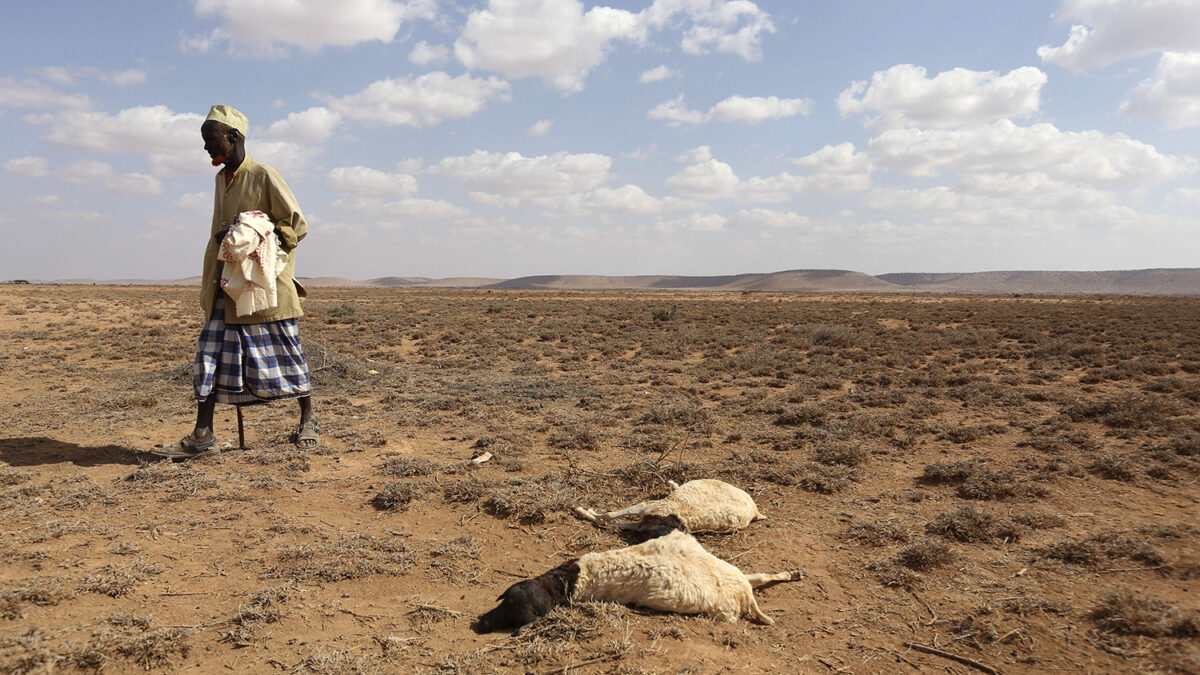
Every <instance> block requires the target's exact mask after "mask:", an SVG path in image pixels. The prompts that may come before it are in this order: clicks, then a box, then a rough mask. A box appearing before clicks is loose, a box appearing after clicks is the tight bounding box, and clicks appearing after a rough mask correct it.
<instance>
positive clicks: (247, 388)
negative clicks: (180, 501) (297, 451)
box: [151, 105, 320, 460]
mask: <svg viewBox="0 0 1200 675" xmlns="http://www.w3.org/2000/svg"><path fill="white" fill-rule="evenodd" d="M249 128H250V123H249V121H248V120H247V119H246V116H245V115H243V114H242V113H241V112H240V111H238V110H236V109H234V108H231V107H229V106H223V105H214V106H213V107H212V109H211V110H210V111H209V113H208V117H207V118H206V119H205V120H204V124H203V125H202V126H201V127H200V135H201V136H202V137H203V138H204V149H205V151H207V152H208V154H209V156H210V157H212V164H213V166H222V165H224V168H223V169H222V170H221V171H219V172H217V176H216V196H215V198H214V201H213V219H212V229H211V236H210V237H209V240H208V249H207V250H206V251H205V253H204V274H203V277H202V281H201V286H200V305H201V306H202V307H203V308H204V312H205V316H206V317H208V319H207V321H205V323H204V327H203V328H202V330H201V331H200V340H199V342H198V345H197V348H196V360H195V364H194V367H193V386H194V388H195V392H196V401H197V405H196V427H195V429H193V430H192V433H190V434H188V435H187V436H184V437H183V438H182V439H180V440H179V441H177V442H175V443H171V444H168V445H164V446H160V447H157V448H155V449H154V450H152V451H151V452H153V453H154V454H156V455H159V456H162V457H170V458H172V459H177V460H186V459H194V458H196V457H206V456H210V455H216V454H219V453H220V452H221V450H220V447H219V446H218V444H217V439H216V437H215V436H214V435H213V410H214V409H215V408H216V405H217V402H218V401H220V402H222V403H226V404H232V405H239V406H240V405H254V404H257V403H265V402H268V401H274V400H280V399H288V398H294V399H296V400H297V401H298V402H299V404H300V422H299V426H298V428H297V430H296V432H295V433H293V434H292V441H293V442H294V443H295V444H296V447H298V448H301V449H311V448H315V447H317V446H318V444H319V443H320V428H319V427H318V425H317V420H316V418H315V417H314V416H313V411H312V397H311V394H312V388H311V385H310V383H309V377H308V362H307V361H306V360H305V358H304V351H303V349H301V346H300V334H299V332H298V330H297V326H296V319H297V317H300V316H303V315H304V312H303V311H302V310H301V308H300V299H301V298H302V297H304V296H305V295H306V293H305V291H304V287H303V286H301V285H300V284H299V283H298V282H296V280H295V277H294V273H295V266H296V257H295V248H296V245H297V244H298V243H299V242H300V240H301V239H303V238H304V235H305V234H307V233H308V225H307V224H306V223H305V222H304V215H303V214H302V213H301V212H300V206H299V205H298V204H297V203H296V198H295V197H294V196H293V195H292V191H291V190H290V189H289V188H288V186H287V183H285V182H284V181H283V178H282V177H280V175H279V174H278V173H277V172H276V171H275V170H274V169H272V168H271V167H269V166H267V165H265V164H262V163H261V162H256V161H254V160H253V159H251V158H250V157H247V156H246V148H245V143H246V132H247V131H248V130H249ZM246 211H261V212H263V213H265V214H266V215H267V216H268V217H269V218H270V220H271V221H272V222H273V223H274V225H275V236H276V237H278V241H279V247H280V249H281V250H283V251H284V252H286V253H287V264H286V266H285V267H284V269H283V272H282V273H280V275H279V277H278V279H277V282H276V288H277V298H278V302H277V304H276V306H274V307H270V308H267V309H262V310H259V311H257V312H254V313H253V314H248V315H246V316H237V313H236V311H235V305H234V303H233V302H232V301H231V300H230V298H228V297H226V293H225V292H224V291H223V289H222V288H221V283H220V279H221V270H222V268H223V263H222V262H221V261H220V260H219V259H218V253H219V252H220V249H221V241H222V240H223V239H224V238H225V235H226V233H228V231H229V228H230V227H232V226H233V225H234V223H235V222H236V221H237V218H238V214H240V213H243V212H246Z"/></svg>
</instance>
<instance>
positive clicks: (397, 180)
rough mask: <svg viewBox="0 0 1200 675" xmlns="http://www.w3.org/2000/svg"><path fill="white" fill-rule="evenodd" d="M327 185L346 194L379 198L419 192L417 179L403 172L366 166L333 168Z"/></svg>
mask: <svg viewBox="0 0 1200 675" xmlns="http://www.w3.org/2000/svg"><path fill="white" fill-rule="evenodd" d="M325 187H327V188H329V189H330V190H333V191H334V192H338V193H341V194H344V195H352V196H358V197H374V198H378V199H405V198H408V197H411V196H412V195H413V194H415V193H416V192H417V179H416V178H413V177H412V176H410V175H408V174H403V173H387V172H385V171H379V170H376V169H370V168H367V167H365V166H344V167H338V168H336V169H332V170H330V171H329V173H328V174H326V176H325Z"/></svg>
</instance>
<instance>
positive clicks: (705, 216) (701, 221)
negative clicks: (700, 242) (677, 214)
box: [654, 213, 728, 233]
mask: <svg viewBox="0 0 1200 675" xmlns="http://www.w3.org/2000/svg"><path fill="white" fill-rule="evenodd" d="M727 221H728V219H727V218H726V217H725V216H722V215H721V214H719V213H693V214H691V215H688V216H684V217H681V218H658V219H656V220H655V221H654V227H655V229H657V230H658V231H660V232H667V233H669V232H676V231H679V230H683V231H688V232H720V231H722V230H724V229H725V223H726V222H727Z"/></svg>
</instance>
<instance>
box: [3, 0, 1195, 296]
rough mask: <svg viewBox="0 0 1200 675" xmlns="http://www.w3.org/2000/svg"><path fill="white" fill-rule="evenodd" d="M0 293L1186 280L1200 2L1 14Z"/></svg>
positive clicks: (432, 1) (904, 0)
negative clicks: (240, 172) (928, 279)
mask: <svg viewBox="0 0 1200 675" xmlns="http://www.w3.org/2000/svg"><path fill="white" fill-rule="evenodd" d="M0 27H2V28H0V32H2V34H3V37H4V39H3V40H0V124H2V125H3V129H4V134H3V137H2V139H0V168H2V169H3V170H2V172H0V179H2V180H0V236H2V238H3V241H4V245H3V246H2V247H0V279H12V278H28V279H69V278H91V279H123V278H143V279H176V278H184V277H191V276H198V275H199V274H200V271H201V269H200V268H201V258H202V254H203V251H204V247H205V244H206V242H207V239H208V236H209V229H210V225H211V215H212V200H213V191H214V178H213V175H214V173H215V172H216V169H215V168H214V167H212V166H211V163H210V162H209V158H208V156H207V155H206V154H205V152H204V150H203V142H202V140H201V138H200V125H201V123H202V122H203V120H204V117H205V115H206V114H207V113H208V109H209V106H211V105H213V104H218V103H219V104H225V105H230V106H233V107H236V108H238V109H240V110H241V111H243V112H244V113H245V114H246V115H247V117H248V118H249V119H250V129H249V133H248V135H247V141H246V149H247V153H248V154H249V155H250V156H251V157H253V158H255V159H257V160H260V161H263V162H265V163H267V164H270V165H271V166H273V167H275V168H276V169H277V170H279V172H280V173H281V174H282V175H283V176H284V178H285V179H286V181H287V182H288V184H289V186H290V187H291V188H292V191H293V192H294V193H295V195H296V198H297V199H298V201H299V203H300V205H301V207H302V209H303V210H304V214H305V217H306V218H307V220H308V222H309V236H308V237H307V238H306V239H305V240H304V241H303V242H302V243H301V245H300V248H299V249H298V251H297V274H298V275H299V276H301V277H305V276H309V277H312V276H338V277H345V278H349V279H357V280H365V279H370V278H375V277H381V276H405V277H432V278H446V277H461V276H469V277H496V278H513V277H520V276H527V275H541V274H602V275H633V274H685V275H717V274H739V273H752V272H773V271H780V270H788V269H848V270H855V271H860V272H865V273H868V274H883V273H888V272H972V271H987V270H1113V269H1144V268H1153V267H1197V266H1200V217H1198V215H1197V213H1198V212H1200V160H1198V158H1200V0H1061V1H1033V0H1005V2H963V1H962V0H874V1H866V0H837V1H836V2H829V1H825V2H814V1H803V0H756V1H755V2H751V1H749V0H640V1H634V0H608V2H581V1H580V0H482V1H478V0H476V1H472V0H157V1H155V2H148V1H146V0H141V1H138V2H132V1H128V0H109V1H106V2H81V1H78V0H76V1H68V0H45V1H43V2H29V3H19V2H5V3H0Z"/></svg>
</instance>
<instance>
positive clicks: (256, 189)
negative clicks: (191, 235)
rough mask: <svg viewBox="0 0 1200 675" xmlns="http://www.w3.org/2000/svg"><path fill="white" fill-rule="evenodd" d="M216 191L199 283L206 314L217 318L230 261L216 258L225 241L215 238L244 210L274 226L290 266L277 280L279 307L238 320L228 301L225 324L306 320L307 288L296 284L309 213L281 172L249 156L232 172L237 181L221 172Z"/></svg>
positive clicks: (218, 173) (234, 309)
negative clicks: (260, 215) (299, 248)
mask: <svg viewBox="0 0 1200 675" xmlns="http://www.w3.org/2000/svg"><path fill="white" fill-rule="evenodd" d="M216 183H217V191H216V197H215V199H214V200H213V219H212V230H211V231H210V232H209V235H208V249H207V250H205V251H204V273H203V275H202V277H201V281H200V306H201V307H203V308H204V316H205V317H206V318H207V317H209V316H212V310H213V303H215V302H216V299H217V293H220V292H222V291H221V285H220V284H221V270H222V268H223V267H224V265H225V263H223V262H221V261H220V260H218V259H217V253H219V252H220V249H221V243H220V242H219V241H217V240H216V238H215V237H216V234H217V233H218V232H220V231H221V230H223V229H226V228H228V227H232V226H233V224H234V222H235V221H236V220H237V217H238V214H239V213H242V212H243V211H262V212H263V213H265V214H267V215H268V216H269V217H270V218H271V222H273V223H275V234H277V235H279V243H280V248H282V250H284V251H286V252H287V254H288V262H287V266H286V267H284V268H283V273H282V274H280V275H279V279H278V280H277V282H276V286H277V293H278V297H279V304H278V305H276V306H275V307H273V308H271V309H264V310H262V311H260V312H255V313H254V314H248V315H246V316H238V315H237V311H236V308H235V306H234V303H233V302H228V301H227V302H226V303H225V323H265V322H268V321H280V320H283V319H293V318H296V317H298V316H304V310H303V309H301V307H300V302H301V298H303V297H305V296H306V295H307V292H306V291H305V290H304V287H303V286H301V285H300V282H298V281H296V277H295V269H296V251H295V249H296V244H298V243H300V240H301V239H303V238H304V235H306V234H308V224H307V223H305V222H304V214H303V213H301V212H300V205H299V204H297V203H296V197H295V196H294V195H293V194H292V191H291V189H290V188H288V186H287V183H285V182H284V181H283V177H282V176H280V175H279V172H278V171H276V170H275V169H272V168H271V167H269V166H267V165H266V164H263V163H261V162H256V161H254V160H253V159H250V157H248V156H247V157H246V158H245V159H243V160H242V164H241V166H239V167H238V168H237V170H236V171H234V173H233V181H232V182H230V183H229V186H228V187H226V185H225V171H224V169H222V170H221V171H218V172H217V178H216Z"/></svg>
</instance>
